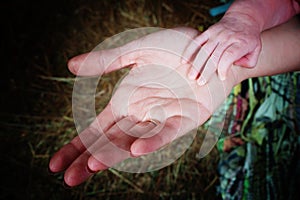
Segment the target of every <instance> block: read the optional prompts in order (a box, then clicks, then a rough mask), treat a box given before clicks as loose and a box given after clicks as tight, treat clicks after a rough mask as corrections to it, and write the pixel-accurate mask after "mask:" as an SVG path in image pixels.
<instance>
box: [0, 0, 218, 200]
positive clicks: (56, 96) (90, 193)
mask: <svg viewBox="0 0 300 200" xmlns="http://www.w3.org/2000/svg"><path fill="white" fill-rule="evenodd" d="M218 4H219V1H201V0H188V1H180V0H155V1H152V0H127V1H125V0H124V1H123V0H122V1H117V0H112V1H108V0H98V1H92V0H89V1H84V0H76V1H71V0H63V1H50V2H39V3H33V2H30V1H26V2H25V1H24V2H22V1H20V2H18V1H15V2H12V3H3V4H2V5H1V8H2V11H3V12H2V13H1V15H2V16H1V24H2V27H3V30H4V33H5V37H3V38H4V40H3V42H2V45H1V48H2V50H3V53H4V57H5V58H6V59H4V61H3V63H2V64H3V68H4V69H5V72H4V78H3V80H2V81H1V87H3V88H1V89H2V94H3V95H2V96H1V112H0V117H1V123H0V127H1V134H0V137H1V138H0V139H1V142H2V145H1V147H2V149H1V150H2V151H1V169H0V171H1V176H2V177H3V178H2V181H1V182H2V183H1V187H0V190H1V193H0V199H7V198H10V199H21V198H22V199H215V198H216V184H217V183H218V179H217V174H216V166H217V160H218V158H217V153H216V151H215V150H214V151H213V152H211V153H210V155H209V156H207V157H206V158H204V159H201V160H199V159H197V158H196V154H197V152H198V151H199V149H200V143H201V138H202V137H203V135H202V134H201V131H199V135H198V136H197V138H196V140H195V142H194V144H193V145H192V147H191V148H190V149H189V150H188V151H187V152H186V153H185V154H184V155H183V156H182V157H181V158H180V159H179V160H177V161H176V162H175V163H174V164H172V165H171V166H169V167H166V168H164V169H162V170H159V171H155V172H151V173H144V174H130V173H123V172H118V171H116V170H107V171H104V172H101V173H98V174H97V175H95V176H94V177H92V178H91V179H89V180H88V181H87V182H86V183H84V184H82V185H80V186H78V187H76V188H74V189H66V188H64V187H63V186H62V180H63V176H62V174H58V175H54V176H51V175H50V174H49V173H48V172H47V165H48V162H49V159H50V157H51V156H52V155H53V153H54V152H55V151H57V150H58V149H59V148H60V147H61V146H62V145H63V144H66V143H67V142H68V141H70V140H71V139H72V138H73V137H74V136H75V135H76V134H77V133H76V131H75V127H74V123H73V119H72V110H71V95H72V86H73V81H74V76H73V75H71V74H70V73H69V72H68V70H67V68H66V63H67V60H68V59H69V58H70V57H72V56H75V55H78V54H80V53H83V52H87V51H90V50H91V49H93V48H94V47H95V46H96V45H97V44H98V43H99V42H101V41H103V40H104V39H105V38H107V37H110V36H112V35H114V34H116V33H119V32H122V31H124V30H127V29H132V28H137V27H146V26H156V27H165V28H169V27H176V26H190V27H194V28H199V29H206V28H207V27H208V26H210V25H211V24H213V23H215V22H216V21H217V20H219V18H213V17H210V16H209V15H208V10H209V9H210V8H212V7H213V6H216V5H218ZM122 73H123V72H116V73H112V74H110V75H109V76H106V77H105V78H104V79H103V82H102V83H101V88H100V90H101V96H100V98H99V100H98V103H99V105H100V107H101V106H102V107H103V106H105V104H106V103H107V101H108V100H109V98H110V95H111V92H112V90H113V88H114V84H115V83H116V82H117V81H118V79H119V78H120V76H121V75H122Z"/></svg>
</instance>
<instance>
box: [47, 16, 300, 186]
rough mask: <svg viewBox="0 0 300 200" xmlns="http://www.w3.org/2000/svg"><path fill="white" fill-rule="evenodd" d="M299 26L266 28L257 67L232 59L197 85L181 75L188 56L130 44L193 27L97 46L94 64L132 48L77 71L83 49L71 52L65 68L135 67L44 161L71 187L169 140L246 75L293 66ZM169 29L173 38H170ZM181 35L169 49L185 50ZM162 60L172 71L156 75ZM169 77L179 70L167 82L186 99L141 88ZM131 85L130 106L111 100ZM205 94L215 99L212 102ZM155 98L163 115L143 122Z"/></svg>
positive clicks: (203, 116) (92, 71)
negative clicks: (221, 72)
mask: <svg viewBox="0 0 300 200" xmlns="http://www.w3.org/2000/svg"><path fill="white" fill-rule="evenodd" d="M299 31H300V23H299V20H298V19H293V20H291V21H290V22H289V23H287V24H284V25H281V26H279V27H276V28H274V29H271V30H268V31H266V32H264V33H263V34H262V35H261V41H262V51H261V52H262V53H261V54H260V56H259V59H258V63H257V64H256V66H257V67H255V68H251V69H249V68H244V67H239V66H232V67H230V68H229V70H228V78H227V79H226V80H220V78H219V77H218V75H217V73H216V72H215V73H213V75H212V78H211V79H210V80H209V81H208V82H207V84H206V85H204V86H199V85H198V84H197V81H196V80H190V79H188V78H185V77H187V75H188V70H189V68H190V67H191V65H190V64H189V63H187V64H182V63H181V58H180V57H179V56H174V54H170V53H165V54H162V52H161V51H153V50H149V51H138V50H137V49H136V45H137V46H139V47H140V46H143V44H146V43H149V42H150V43H154V45H161V44H160V43H155V41H157V40H162V39H164V40H165V41H170V42H171V41H173V40H176V39H178V38H176V37H177V36H178V34H177V33H178V32H179V33H181V34H184V35H188V37H190V38H193V37H195V36H196V35H198V34H199V33H198V32H197V31H195V30H194V29H189V28H179V29H177V30H176V31H174V30H164V31H160V32H156V33H153V34H150V35H147V36H146V38H142V39H139V40H137V41H134V42H131V43H130V44H127V45H125V46H123V47H120V48H117V49H112V50H107V51H100V52H96V53H95V55H94V59H95V60H94V63H99V58H102V59H101V62H100V63H101V64H103V63H105V62H106V61H107V62H109V58H110V57H112V55H116V54H120V53H121V54H122V52H123V51H125V50H126V51H128V49H131V50H134V51H132V53H130V54H124V55H126V56H122V57H121V58H120V59H118V60H116V61H115V62H113V63H112V64H111V65H109V67H108V68H106V69H103V68H101V66H97V65H92V63H93V59H92V60H91V62H90V65H89V63H87V64H86V65H85V66H83V69H82V70H78V67H79V65H80V63H82V62H83V60H84V59H85V58H86V56H87V54H84V55H80V56H77V57H75V58H73V59H71V60H70V62H69V69H70V71H72V72H73V73H74V74H76V75H99V74H102V73H109V72H111V71H114V70H118V69H120V68H123V67H127V66H133V69H132V70H131V72H130V73H129V74H128V75H127V77H126V78H125V79H124V80H123V82H122V83H121V85H120V86H119V88H118V90H117V92H116V93H115V95H114V96H113V97H112V100H111V101H110V103H109V104H108V105H107V107H106V108H105V109H104V110H103V111H102V112H101V113H100V114H99V115H98V116H97V119H96V120H95V121H94V122H93V123H92V124H91V125H90V126H89V128H87V129H86V130H84V131H83V132H82V133H81V134H80V135H79V136H77V137H75V138H74V139H73V140H72V141H71V142H70V143H69V144H67V145H65V146H63V147H62V148H61V149H60V150H59V151H58V152H57V153H56V154H55V155H54V156H53V157H52V159H51V161H50V163H49V168H50V170H51V171H52V172H55V173H56V172H61V171H64V170H65V175H64V180H65V183H66V184H67V185H69V186H76V185H78V184H80V183H82V182H84V181H85V180H86V179H87V178H89V177H90V176H91V175H93V174H94V173H96V172H97V171H101V170H105V169H107V168H108V167H111V166H113V165H114V164H116V163H118V162H121V161H122V160H125V159H126V158H128V157H133V156H139V155H143V154H147V153H150V152H153V151H155V150H157V149H159V148H160V147H162V146H163V145H165V144H167V143H169V142H172V141H173V140H174V139H175V138H178V137H180V136H182V135H184V134H185V133H186V132H187V131H189V130H191V129H193V128H196V127H197V126H200V125H201V124H203V123H204V122H205V121H206V120H207V119H208V118H209V117H210V116H211V114H212V113H213V111H214V110H215V109H216V108H217V106H218V105H219V104H220V103H221V102H222V101H224V100H225V98H226V96H227V95H228V94H229V92H230V91H231V89H232V88H233V87H234V86H235V85H236V84H238V83H240V82H241V81H243V80H245V79H247V78H251V77H258V76H266V75H274V74H279V73H285V72H290V71H296V70H299V66H300V60H299V57H300V51H299V46H300V34H299ZM173 33H174V34H173ZM172 34H173V36H174V37H175V38H174V37H172ZM181 41H182V42H181V43H180V44H178V46H176V48H174V49H173V50H174V51H178V52H182V53H183V51H184V50H185V49H186V47H187V46H188V45H189V42H190V41H189V40H181ZM167 46H168V44H167ZM122 55H123V54H122ZM92 57H93V56H92ZM166 62H167V63H169V64H168V67H170V68H168V67H167V68H166V69H167V71H168V69H172V71H174V74H172V73H170V74H169V76H168V74H163V76H157V74H161V73H160V71H159V70H158V68H157V66H160V65H161V64H163V63H166ZM153 63H155V65H154V66H152V64H153ZM148 65H149V66H148ZM149 69H151V70H149ZM156 70H157V72H156ZM151 71H152V73H151ZM167 71H166V72H167ZM174 77H177V78H176V80H175V82H176V81H178V82H179V84H178V85H176V84H175V85H174V86H172V85H170V88H171V89H172V90H178V91H179V92H180V91H183V92H185V91H191V93H193V94H192V95H191V94H190V93H187V98H184V95H182V96H181V97H180V98H174V97H173V96H172V94H170V93H168V92H166V91H165V90H161V88H158V87H154V86H153V85H151V84H150V85H146V87H140V86H141V85H140V83H141V82H144V81H146V82H147V81H149V80H152V79H153V80H155V81H157V82H158V83H164V84H167V83H168V82H169V81H174ZM182 80H183V81H182ZM180 83H182V84H183V85H181V84H180ZM136 87H138V88H139V90H137V95H135V96H134V98H132V99H130V101H129V103H128V105H127V106H128V107H127V108H130V109H128V110H129V111H128V112H123V111H122V110H121V111H120V109H118V107H116V105H117V104H116V103H114V102H119V101H120V98H123V96H124V95H125V94H126V93H127V92H128V91H130V90H131V89H130V88H136ZM211 91H213V92H211ZM145 94H146V96H145ZM194 94H195V95H194ZM189 95H190V96H189ZM211 99H217V100H216V101H211ZM143 101H148V103H147V105H149V106H143V104H141V102H143ZM155 102H159V104H161V105H162V107H165V110H166V112H165V114H164V117H163V118H161V119H159V118H156V120H158V123H159V124H158V125H157V126H156V125H154V124H153V123H151V122H149V116H150V115H149V113H150V111H151V108H153V106H155V105H157V104H156V103H155ZM179 105H180V106H181V107H182V109H181V110H178V109H176V108H178V106H179ZM149 109H150V110H149ZM154 116H155V115H154ZM151 117H153V115H151ZM156 129H157V130H158V131H154V133H155V134H153V135H151V134H150V135H149V134H148V133H149V132H151V131H153V130H156ZM82 138H84V140H82ZM116 147H117V148H116Z"/></svg>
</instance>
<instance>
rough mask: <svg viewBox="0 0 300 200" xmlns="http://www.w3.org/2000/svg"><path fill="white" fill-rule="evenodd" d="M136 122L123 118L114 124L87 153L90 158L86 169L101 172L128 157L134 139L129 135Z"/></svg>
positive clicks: (129, 118)
mask: <svg viewBox="0 0 300 200" xmlns="http://www.w3.org/2000/svg"><path fill="white" fill-rule="evenodd" d="M136 124H137V121H136V120H135V119H133V118H131V117H125V118H123V119H121V120H120V121H118V122H117V123H115V125H114V126H112V127H111V128H110V129H109V130H108V131H107V132H106V133H105V134H104V135H103V136H102V137H101V138H99V139H98V140H97V141H96V142H95V143H94V144H93V145H92V146H91V147H89V148H88V151H89V152H90V153H91V157H90V158H89V160H88V167H89V169H90V170H92V171H99V170H103V169H105V168H108V167H112V166H113V165H115V164H116V163H119V162H121V161H123V160H125V159H127V158H129V157H130V155H131V153H130V146H131V144H132V142H133V141H134V140H135V139H136V138H135V137H132V136H131V135H130V134H129V131H130V129H131V128H132V127H134V126H135V125H136ZM103 166H105V168H103Z"/></svg>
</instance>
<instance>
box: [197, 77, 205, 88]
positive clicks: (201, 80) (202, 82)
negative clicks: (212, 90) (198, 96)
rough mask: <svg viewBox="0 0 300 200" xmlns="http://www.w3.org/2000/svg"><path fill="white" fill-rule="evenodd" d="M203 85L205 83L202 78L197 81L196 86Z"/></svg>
mask: <svg viewBox="0 0 300 200" xmlns="http://www.w3.org/2000/svg"><path fill="white" fill-rule="evenodd" d="M205 83H206V80H205V79H204V78H203V77H200V78H199V79H198V85H200V86H202V85H205Z"/></svg>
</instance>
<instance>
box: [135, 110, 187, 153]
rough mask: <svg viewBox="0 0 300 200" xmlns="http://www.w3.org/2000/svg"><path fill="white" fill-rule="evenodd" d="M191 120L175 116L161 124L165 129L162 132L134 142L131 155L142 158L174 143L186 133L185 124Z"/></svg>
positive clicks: (161, 129)
mask: <svg viewBox="0 0 300 200" xmlns="http://www.w3.org/2000/svg"><path fill="white" fill-rule="evenodd" d="M188 122H189V120H188V119H187V118H184V117H179V116H174V117H171V118H169V119H167V120H166V122H165V123H163V124H161V125H162V126H163V127H162V128H160V131H159V132H158V133H157V134H155V135H153V136H152V137H147V138H139V139H137V140H136V141H134V142H133V144H132V146H131V153H132V155H133V156H141V155H145V154H148V153H151V152H154V151H156V150H158V149H159V148H161V147H163V146H164V145H166V144H168V143H170V142H172V141H173V140H174V139H176V138H178V137H180V136H182V135H183V133H185V131H187V130H185V127H187V126H185V123H188ZM158 126H160V125H158Z"/></svg>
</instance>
